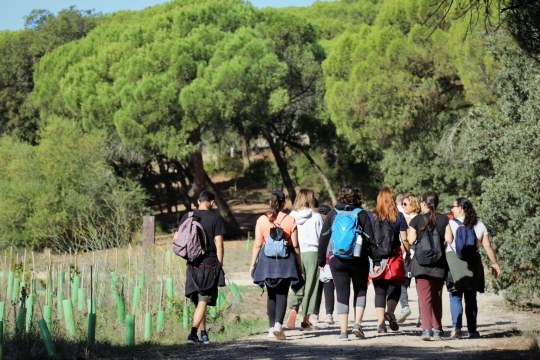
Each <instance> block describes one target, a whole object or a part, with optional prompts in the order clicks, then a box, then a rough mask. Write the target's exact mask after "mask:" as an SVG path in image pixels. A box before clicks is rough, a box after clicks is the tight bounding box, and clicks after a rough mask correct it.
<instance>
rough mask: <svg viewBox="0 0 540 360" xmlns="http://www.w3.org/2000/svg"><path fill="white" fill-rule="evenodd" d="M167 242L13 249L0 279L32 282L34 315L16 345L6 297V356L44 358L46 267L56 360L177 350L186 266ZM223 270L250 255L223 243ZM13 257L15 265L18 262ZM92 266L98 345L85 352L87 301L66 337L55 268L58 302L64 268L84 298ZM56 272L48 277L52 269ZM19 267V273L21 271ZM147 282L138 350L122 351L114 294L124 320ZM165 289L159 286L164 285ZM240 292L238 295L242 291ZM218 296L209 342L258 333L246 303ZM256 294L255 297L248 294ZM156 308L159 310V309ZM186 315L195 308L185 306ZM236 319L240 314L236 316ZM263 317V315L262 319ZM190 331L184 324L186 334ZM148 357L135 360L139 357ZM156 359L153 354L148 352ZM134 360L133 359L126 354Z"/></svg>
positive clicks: (241, 264)
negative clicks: (76, 250) (147, 331)
mask: <svg viewBox="0 0 540 360" xmlns="http://www.w3.org/2000/svg"><path fill="white" fill-rule="evenodd" d="M170 244H171V239H169V240H162V241H159V242H158V243H157V244H155V245H151V246H134V247H132V248H131V249H129V248H124V249H118V250H115V249H112V250H108V251H96V252H92V253H85V254H77V255H75V254H72V255H69V254H64V255H49V252H48V251H45V252H44V253H41V254H34V256H33V260H32V254H31V253H29V252H27V256H26V259H24V251H19V252H18V256H17V252H16V251H15V250H13V253H12V255H11V261H10V260H9V259H10V254H9V252H8V253H6V255H5V259H4V263H3V265H4V266H3V269H2V270H3V271H4V273H5V274H7V272H8V271H9V270H10V269H13V270H14V271H15V272H16V274H15V275H16V276H17V277H18V278H20V279H23V278H24V279H25V282H26V283H30V281H31V279H32V278H33V279H35V287H36V289H35V290H36V293H35V295H36V301H35V307H34V309H35V310H34V316H33V321H32V325H31V329H30V331H29V332H25V333H24V334H23V337H22V339H21V340H19V341H17V340H15V339H14V334H15V332H14V331H15V323H16V314H17V312H18V307H19V306H18V304H14V303H13V304H12V303H11V301H10V298H11V297H10V296H8V297H7V298H8V301H6V320H5V322H4V333H5V350H4V351H5V353H7V354H10V358H12V359H29V358H32V357H36V356H40V355H43V354H45V353H46V352H45V349H44V346H43V342H42V340H41V337H40V335H39V330H38V327H37V321H38V320H40V319H41V318H42V317H43V313H42V312H43V310H42V309H43V306H44V305H45V301H46V297H45V296H44V295H42V293H43V292H44V291H45V289H46V281H45V279H46V277H47V269H48V268H50V269H51V273H52V275H53V276H52V278H53V282H52V288H53V289H54V299H53V304H52V308H53V320H52V324H51V329H50V330H51V334H52V337H53V341H54V343H55V345H56V350H57V354H58V355H59V357H60V358H73V357H76V356H78V357H81V358H88V357H90V356H92V357H114V358H118V356H121V357H123V356H128V355H129V354H130V353H131V352H136V353H137V354H138V357H148V358H151V357H152V355H151V354H153V353H156V352H161V351H165V350H166V349H176V348H178V347H179V346H182V345H179V344H183V343H184V342H185V337H186V336H187V333H188V329H185V328H183V312H184V309H185V307H184V305H186V304H187V303H186V301H185V297H184V294H183V293H184V286H185V269H186V265H185V261H184V260H183V259H181V258H179V257H176V256H174V254H172V252H169V253H167V249H168V248H170ZM225 256H226V258H225V262H226V266H225V268H226V270H227V271H247V270H248V268H249V261H250V258H251V252H247V251H246V243H245V241H243V242H227V243H226V255H225ZM17 258H18V259H19V261H18V262H17V261H16V260H17ZM90 267H92V270H93V282H94V286H93V291H92V293H93V296H94V298H95V299H96V300H97V329H96V344H97V345H96V347H95V348H93V349H89V348H88V347H87V345H86V339H87V323H88V320H87V316H88V315H87V309H86V301H85V304H84V305H85V306H84V309H83V310H82V311H79V310H77V303H75V306H74V313H75V314H74V316H75V322H76V328H77V335H76V336H75V337H74V338H70V337H69V336H68V334H67V332H66V328H65V323H64V320H63V318H61V317H59V316H58V313H57V301H58V299H57V295H58V280H57V279H58V269H59V268H62V269H65V270H66V277H65V281H66V283H65V284H64V286H63V287H62V289H63V291H64V298H65V299H67V298H69V297H70V291H71V286H70V284H69V281H70V276H69V275H68V272H69V270H68V269H70V268H71V269H72V274H73V275H75V274H78V275H83V274H84V278H83V280H82V283H83V286H84V288H85V292H86V297H90ZM53 268H54V271H53ZM23 269H24V271H23ZM112 272H114V273H115V274H116V275H117V276H118V277H119V283H118V287H116V288H115V287H114V285H113V284H112V280H111V279H112V276H111V273H112ZM142 274H144V276H145V284H144V286H145V287H144V288H143V289H142V294H141V298H140V304H139V306H138V308H137V309H136V310H135V311H134V313H133V314H134V315H135V319H136V320H135V343H136V346H135V347H132V348H130V349H126V347H125V325H124V324H122V323H120V321H119V319H118V309H117V302H116V298H115V296H113V294H114V292H115V291H117V292H118V293H123V294H124V296H125V298H126V306H125V309H126V315H127V314H129V313H131V309H132V305H133V292H134V288H135V287H136V286H140V285H142V284H141V275H142ZM169 277H170V278H172V279H173V283H174V294H173V296H172V297H170V298H168V297H167V296H166V294H165V289H164V290H163V292H164V294H163V300H162V302H161V301H160V298H161V286H162V283H163V282H165V280H166V278H169ZM163 286H165V285H163ZM6 287H7V276H2V277H1V278H0V300H1V301H4V300H5V299H6ZM241 291H242V290H241ZM223 293H224V294H225V296H226V298H227V304H226V305H225V306H223V307H222V308H220V309H219V310H218V311H217V314H216V317H215V318H214V319H213V320H211V321H212V323H213V324H212V327H213V328H214V329H213V330H214V332H213V333H211V335H210V336H211V339H212V341H227V340H231V339H234V338H238V337H241V336H245V335H248V334H252V333H257V332H260V331H263V330H264V328H265V327H266V326H267V325H266V324H265V322H264V321H261V320H260V318H261V317H260V316H245V315H244V314H246V313H249V311H246V309H248V308H249V306H250V303H249V302H248V301H246V302H243V303H239V302H238V301H237V300H236V299H234V297H233V295H232V293H231V292H230V291H229V289H228V288H223ZM253 295H256V294H253ZM242 296H243V297H244V298H245V300H249V297H250V294H247V293H246V294H242ZM160 302H161V303H162V305H160ZM160 308H163V309H165V310H166V311H165V314H166V316H165V326H164V330H163V332H161V333H157V332H156V329H155V328H156V317H157V311H158V310H159V309H160ZM189 309H190V314H192V311H193V308H192V307H191V306H190V307H189ZM146 312H148V313H151V314H153V316H152V320H153V321H152V325H153V334H152V335H153V336H152V339H151V341H150V342H144V341H143V339H144V314H145V313H146ZM240 315H241V316H240ZM263 318H264V317H263ZM190 326H191V325H189V326H188V328H189V327H190ZM141 351H142V352H144V353H146V355H145V356H141V354H140V352H141ZM154 355H155V354H154ZM132 358H133V356H132Z"/></svg>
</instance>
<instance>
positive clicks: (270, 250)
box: [263, 220, 289, 259]
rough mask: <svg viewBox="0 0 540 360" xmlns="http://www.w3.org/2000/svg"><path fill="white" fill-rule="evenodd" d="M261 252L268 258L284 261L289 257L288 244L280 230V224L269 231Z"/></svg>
mask: <svg viewBox="0 0 540 360" xmlns="http://www.w3.org/2000/svg"><path fill="white" fill-rule="evenodd" d="M281 221H283V220H281ZM274 225H275V224H274ZM263 251H264V255H266V256H268V257H269V258H275V259H285V258H287V257H288V256H289V244H288V243H287V239H286V237H285V233H284V232H283V229H282V228H281V222H280V223H279V224H277V225H276V227H275V228H272V229H270V234H268V237H267V238H266V242H265V243H264V249H263Z"/></svg>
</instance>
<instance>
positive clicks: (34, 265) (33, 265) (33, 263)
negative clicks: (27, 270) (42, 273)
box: [32, 251, 36, 274]
mask: <svg viewBox="0 0 540 360" xmlns="http://www.w3.org/2000/svg"><path fill="white" fill-rule="evenodd" d="M35 269H36V261H35V259H34V252H33V251H32V274H33V273H34V271H35Z"/></svg>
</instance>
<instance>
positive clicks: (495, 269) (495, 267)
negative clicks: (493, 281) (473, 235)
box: [482, 234, 501, 278]
mask: <svg viewBox="0 0 540 360" xmlns="http://www.w3.org/2000/svg"><path fill="white" fill-rule="evenodd" d="M482 246H484V249H485V250H486V253H487V256H488V258H489V260H490V261H491V273H492V274H493V276H495V277H496V278H497V277H499V275H501V269H500V267H499V263H498V262H497V257H496V256H495V250H493V248H492V247H491V242H490V241H489V236H488V234H485V235H484V237H483V238H482Z"/></svg>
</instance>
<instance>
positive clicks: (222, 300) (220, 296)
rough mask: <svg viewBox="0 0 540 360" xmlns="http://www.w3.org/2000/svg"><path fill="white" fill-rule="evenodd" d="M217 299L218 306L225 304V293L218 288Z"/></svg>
mask: <svg viewBox="0 0 540 360" xmlns="http://www.w3.org/2000/svg"><path fill="white" fill-rule="evenodd" d="M218 299H219V307H221V306H223V305H225V304H226V303H227V298H226V297H225V294H224V293H223V291H221V289H218Z"/></svg>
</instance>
